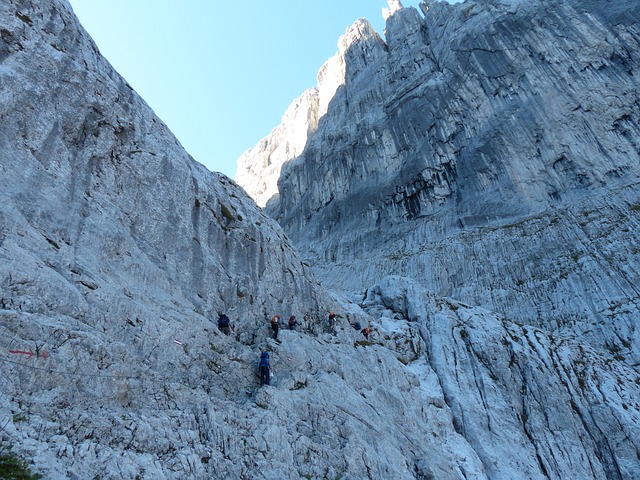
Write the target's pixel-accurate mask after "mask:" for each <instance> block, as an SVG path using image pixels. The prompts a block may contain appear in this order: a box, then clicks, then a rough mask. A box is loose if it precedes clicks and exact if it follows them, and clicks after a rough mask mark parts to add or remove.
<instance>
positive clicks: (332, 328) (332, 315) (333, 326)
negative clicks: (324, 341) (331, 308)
mask: <svg viewBox="0 0 640 480" xmlns="http://www.w3.org/2000/svg"><path fill="white" fill-rule="evenodd" d="M329 331H330V332H331V333H333V334H334V335H336V334H337V333H338V332H337V331H336V314H335V313H334V312H329Z"/></svg>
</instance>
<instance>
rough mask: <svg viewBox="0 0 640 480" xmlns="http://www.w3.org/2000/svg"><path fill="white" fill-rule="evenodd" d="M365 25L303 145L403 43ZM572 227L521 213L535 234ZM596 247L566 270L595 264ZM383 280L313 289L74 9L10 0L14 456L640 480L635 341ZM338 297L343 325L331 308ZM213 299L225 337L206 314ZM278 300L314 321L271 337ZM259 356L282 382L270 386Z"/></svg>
mask: <svg viewBox="0 0 640 480" xmlns="http://www.w3.org/2000/svg"><path fill="white" fill-rule="evenodd" d="M393 3H394V4H396V7H399V2H393ZM403 11H404V10H397V11H395V13H394V15H393V16H392V17H390V19H389V21H390V22H391V21H393V19H394V18H399V17H397V16H398V15H404V14H403V13H402V12H403ZM410 15H411V17H410V18H415V19H416V21H418V24H419V22H420V21H421V20H420V18H419V17H418V16H416V15H415V12H414V13H411V14H410ZM407 25H408V26H410V25H413V23H411V22H409V23H408V24H407ZM408 26H407V30H406V34H407V35H406V37H405V38H414V40H415V41H416V42H417V39H418V38H421V36H422V35H423V33H420V34H418V33H415V32H413V30H412V29H411V28H409V27H408ZM354 28H355V30H354V29H352V30H351V32H352V33H353V38H350V39H349V38H347V39H346V40H345V44H344V48H343V51H344V52H345V57H344V58H343V57H342V56H336V57H334V59H332V61H331V62H330V63H329V64H327V65H326V68H325V69H324V70H323V71H324V72H325V74H326V75H327V76H326V78H325V79H324V80H323V82H325V83H323V85H325V86H326V87H327V89H328V90H326V89H324V90H323V89H322V88H319V89H318V91H317V94H316V93H313V92H312V93H311V94H310V97H309V101H308V103H307V104H306V105H307V106H301V107H300V108H299V109H297V110H296V109H295V108H294V110H292V111H291V115H292V117H295V116H296V115H302V116H303V117H307V118H308V122H309V123H308V125H315V124H314V123H313V122H314V120H313V118H314V115H316V113H314V112H317V116H318V117H322V118H320V120H318V121H317V125H315V126H314V127H313V128H307V127H304V128H300V129H297V131H298V132H299V133H300V137H298V138H297V139H291V140H290V142H291V149H292V151H293V150H295V149H298V148H300V145H301V144H302V140H301V139H302V138H303V137H304V136H305V135H306V136H307V137H308V138H307V140H306V141H307V143H308V142H312V141H313V137H314V134H312V132H313V131H314V129H315V127H317V131H318V132H322V131H325V130H324V129H326V128H328V127H331V128H334V125H333V124H328V125H324V126H323V124H322V122H323V121H325V120H323V119H325V118H328V117H329V116H330V115H332V113H334V114H337V113H336V112H342V113H340V114H341V115H348V114H349V109H348V108H347V106H346V105H344V104H343V105H342V107H340V103H337V104H336V103H335V102H336V98H346V97H344V96H345V95H346V92H347V90H346V89H345V87H344V86H341V85H340V82H336V81H335V80H334V79H335V78H336V77H334V76H332V75H333V74H332V73H331V72H338V73H339V72H348V69H347V66H348V65H349V63H353V64H357V65H359V66H358V68H359V69H360V71H362V72H366V71H368V69H370V68H373V70H372V71H375V72H378V73H380V72H383V71H384V68H382V67H380V65H379V64H378V62H379V60H380V59H381V58H384V56H385V55H388V49H389V46H388V45H387V46H385V44H384V43H382V41H381V39H380V38H379V37H378V36H377V35H375V34H374V33H373V32H372V31H371V29H370V27H369V26H368V24H367V23H366V22H364V21H362V22H358V24H357V25H356V27H354ZM412 32H413V33H412ZM420 32H422V30H420ZM412 35H413V36H412ZM360 38H364V39H366V41H362V42H361V41H360V40H359V39H360ZM412 41H413V40H412ZM356 44H357V45H360V46H361V47H362V48H363V49H364V52H365V54H366V55H365V56H364V57H363V56H362V55H360V54H359V53H358V50H357V49H355V50H354V49H353V47H352V46H350V45H356ZM417 44H419V43H417ZM352 57H353V58H352ZM358 62H359V63H358ZM405 63H406V65H405V66H404V67H402V69H406V70H407V71H410V70H411V68H414V67H412V66H411V63H412V62H409V61H407V62H405ZM398 68H400V67H398ZM415 68H417V67H415ZM420 68H422V67H420ZM330 74H331V75H330ZM363 75H364V73H363ZM345 78H346V79H348V78H349V77H348V76H345ZM358 81H359V82H363V83H361V84H360V85H359V86H358V89H363V88H365V86H366V84H367V82H365V80H358ZM349 82H351V83H349V85H350V84H354V85H355V83H354V82H355V80H354V79H351V80H349ZM329 91H331V92H332V93H331V94H330V95H328V94H327V93H326V92H329ZM334 94H335V95H334ZM316 95H317V99H316V100H313V98H312V97H314V96H316ZM374 96H375V95H374ZM360 102H361V103H360V107H359V108H360V111H361V112H362V114H363V115H364V116H366V115H365V114H366V110H365V107H366V104H367V102H366V98H365V97H363V98H362V99H361V100H360ZM373 103H374V104H375V102H373ZM334 106H335V108H334ZM338 107H340V108H338ZM304 112H307V113H304ZM382 113H384V112H382ZM380 115H382V114H380ZM305 125H307V124H305ZM296 128H297V127H296ZM335 128H338V127H337V126H335ZM336 132H339V129H338V130H336ZM376 135H378V133H376ZM372 138H373V137H372ZM375 138H378V137H375ZM380 138H385V139H387V140H389V139H393V137H386V136H385V137H380ZM387 140H385V142H387ZM336 141H337V140H336ZM389 141H390V140H389ZM394 141H395V140H394ZM265 145H266V144H265ZM336 145H338V144H337V143H336ZM384 145H386V146H387V147H388V148H389V149H391V150H390V151H392V150H393V148H395V147H393V142H391V143H385V144H384ZM272 146H273V145H272ZM275 147H276V148H275V149H274V150H273V151H274V152H275V151H276V150H277V145H276V146H275ZM387 147H385V148H387ZM266 150H267V149H264V150H259V151H266ZM303 153H304V151H303ZM398 155H400V153H398ZM285 157H286V155H284V154H282V153H277V154H274V155H273V156H272V158H278V159H282V158H285ZM275 163H277V162H274V165H275ZM291 166H292V167H294V166H295V162H294V163H292V164H291ZM376 168H379V167H376ZM258 170H259V169H258ZM273 171H274V173H275V171H276V169H275V167H274V170H273ZM381 172H382V170H381ZM337 178H338V176H336V180H337ZM372 178H373V177H372ZM380 178H382V176H381V177H380ZM327 181H333V180H332V179H329V178H328V179H327ZM343 181H344V179H343ZM281 192H282V190H281ZM620 192H622V193H624V192H626V194H627V195H629V196H630V197H629V198H631V197H632V194H633V189H632V188H627V189H622V190H620ZM283 199H286V196H285V195H283ZM287 201H288V200H287ZM335 201H336V202H337V199H336V200H335ZM341 201H343V200H341ZM582 201H583V202H588V201H589V202H593V204H594V205H596V204H597V202H602V204H603V205H608V206H609V208H613V206H614V205H616V204H615V202H613V201H611V202H609V203H607V198H605V197H594V198H593V199H584V200H582ZM354 205H357V204H356V203H354ZM578 205H579V204H578ZM451 208H452V207H451ZM571 208H574V209H575V208H577V207H575V206H573V205H571V206H568V207H566V212H569V213H571V214H572V215H574V216H576V218H578V219H579V220H580V219H582V220H584V221H585V222H586V223H585V225H583V227H584V229H583V230H582V231H584V233H585V235H593V236H596V234H597V233H598V232H602V233H603V234H605V233H606V234H607V235H609V236H610V238H611V243H612V245H614V244H616V242H615V238H614V237H616V236H617V235H631V236H632V235H633V231H634V228H635V226H634V224H633V220H632V219H629V221H628V223H627V224H626V225H625V226H624V227H623V228H621V229H620V231H619V232H612V231H611V229H610V228H609V224H607V222H606V221H604V220H602V218H604V217H602V216H601V215H600V213H599V212H595V210H593V211H592V213H591V214H589V215H587V213H585V212H587V211H588V210H589V211H590V209H591V207H589V209H586V207H585V208H584V209H583V208H580V209H577V210H571ZM596 213H598V215H597V219H599V220H597V221H596V220H594V219H595V218H596ZM314 215H315V214H314ZM567 215H568V214H567ZM580 215H585V216H584V217H580ZM417 219H418V217H416V220H417ZM582 220H580V221H582ZM302 221H304V222H308V221H309V218H307V219H303V220H302ZM381 221H382V220H381ZM561 221H566V220H564V219H562V220H561V219H559V220H557V221H556V222H554V221H552V220H550V219H548V218H547V217H544V216H542V215H541V216H539V217H532V218H527V219H526V221H525V220H523V221H522V222H521V223H518V224H513V226H512V227H511V228H514V229H516V228H523V229H525V228H526V227H527V225H533V226H534V227H536V228H529V229H526V230H523V231H527V232H529V230H531V231H530V232H529V233H530V234H531V235H540V236H542V237H544V235H545V233H544V232H545V225H553V224H554V223H560V222H561ZM527 222H533V223H527ZM441 225H446V224H445V222H441ZM596 226H599V228H600V230H595V227H596ZM340 228H345V227H340ZM447 228H448V229H447V230H446V231H447V232H450V233H451V234H452V235H453V234H460V232H461V231H459V230H456V229H455V228H454V229H449V228H450V227H447ZM493 228H494V229H495V231H496V232H500V231H501V229H500V228H497V227H495V226H494V227H493ZM505 228H506V227H505ZM576 228H577V227H576ZM630 232H631V233H630ZM462 233H466V234H467V235H469V238H471V237H472V236H473V235H475V233H474V232H473V231H464V232H462ZM496 235H500V233H496ZM380 238H381V242H382V243H381V245H380V246H379V248H381V249H383V250H382V251H384V249H387V248H388V247H387V245H389V243H388V240H387V239H386V237H385V236H382V237H380ZM455 238H457V239H458V240H457V241H458V242H461V244H464V243H463V241H462V240H459V239H461V238H462V239H464V238H465V237H464V236H460V235H458V236H457V237H455ZM367 241H370V240H367ZM465 241H466V240H465ZM468 241H469V242H471V243H470V245H475V243H473V242H475V241H476V240H473V241H472V240H468ZM385 242H387V243H385ZM414 245H417V243H414ZM441 245H444V243H441ZM454 245H455V243H454ZM416 248H417V247H416ZM539 248H542V246H540V247H539ZM474 251H475V250H474ZM475 252H476V254H477V255H479V256H481V255H482V254H483V253H482V252H483V251H482V249H479V250H477V251H475ZM600 252H601V253H602V256H605V254H606V255H607V256H613V255H624V253H621V252H619V251H617V250H615V251H605V250H600ZM422 253H424V252H422ZM494 254H495V253H494V252H493V251H491V255H494ZM540 255H541V256H542V254H540ZM372 258H373V256H372ZM522 258H523V260H522V261H523V262H524V261H525V260H524V257H522ZM544 258H547V257H544ZM588 260H589V259H588V258H587V257H586V255H585V257H584V258H583V257H579V258H578V259H577V260H576V262H578V263H580V264H581V265H583V266H584V268H585V269H589V271H594V272H595V271H596V269H595V267H594V265H593V264H592V263H590V262H589V261H588ZM567 261H568V260H567ZM353 265H354V266H356V267H359V266H360V265H363V266H365V267H366V268H369V269H371V268H373V262H372V265H364V263H360V264H359V263H358V262H354V264H353ZM570 265H571V264H570ZM620 265H621V266H620V269H621V271H623V272H630V271H632V268H633V267H632V266H631V267H630V268H628V269H627V268H626V267H624V266H622V264H620ZM370 271H373V270H370ZM572 274H573V273H572ZM363 278H364V276H363ZM580 278H582V279H583V281H584V282H586V280H584V279H585V278H587V277H585V276H582V277H580ZM373 283H375V285H374V286H373V287H371V288H369V289H368V290H367V292H366V294H364V295H363V294H362V293H361V294H359V295H358V296H355V297H353V296H352V297H347V298H343V299H341V300H336V299H334V298H332V297H330V296H329V295H328V294H327V293H326V292H325V291H324V290H322V289H321V288H320V287H319V286H318V285H317V282H316V280H315V279H314V277H313V275H312V274H311V272H310V268H309V266H308V264H306V263H305V262H303V261H302V260H301V259H300V258H299V255H298V253H297V252H296V250H295V249H294V248H293V247H292V246H291V244H290V242H289V240H288V239H287V237H286V236H285V235H284V233H283V232H282V230H281V229H280V227H279V226H278V225H277V224H276V223H275V222H274V221H273V220H271V219H270V218H268V217H267V216H265V215H264V214H263V213H262V212H261V211H260V210H259V209H258V208H256V205H255V203H254V202H253V201H251V200H250V199H249V198H248V197H247V196H246V195H245V193H244V192H243V191H242V189H240V188H239V187H238V186H237V185H236V184H234V183H233V182H231V181H230V180H229V179H227V178H226V177H224V176H222V175H219V174H215V173H211V172H208V171H206V169H205V168H204V167H202V166H200V165H199V164H197V163H196V162H194V161H193V159H191V158H190V157H189V156H188V155H187V154H186V152H185V151H184V150H183V149H182V148H181V147H180V145H179V144H178V142H177V141H176V139H175V138H174V137H173V135H172V134H171V133H170V132H169V131H168V130H167V128H166V127H165V126H164V125H163V124H162V122H161V121H160V120H159V119H158V118H157V117H156V116H155V115H154V114H153V112H152V111H151V110H150V109H149V108H148V106H147V105H145V104H144V102H143V101H142V100H141V99H140V98H139V97H138V96H137V95H136V94H135V92H133V91H132V90H131V88H130V87H129V86H128V85H127V84H126V82H125V81H124V80H123V79H122V78H121V77H120V76H119V75H118V74H117V73H116V72H115V71H114V70H113V69H112V68H111V66H110V65H109V64H108V63H107V62H106V61H105V60H104V59H103V58H102V57H101V56H100V55H99V53H98V51H97V49H96V47H95V45H94V44H93V42H92V41H91V39H90V38H89V37H88V36H87V34H86V33H85V32H84V31H83V30H82V28H81V27H80V26H79V24H78V22H77V20H76V18H75V17H74V16H73V14H72V12H71V9H70V7H69V5H68V3H67V2H66V1H63V0H40V1H37V2H35V1H28V0H7V1H4V2H2V3H0V453H4V452H5V451H6V449H8V448H11V449H12V451H13V452H14V453H15V454H16V455H18V456H20V457H22V458H26V459H28V460H29V461H30V462H32V464H33V469H34V470H35V471H37V472H39V473H42V474H43V475H44V478H47V479H53V480H58V479H60V480H62V479H70V478H71V479H74V478H82V479H85V478H102V479H131V480H133V479H154V480H156V479H178V478H180V479H182V478H196V479H210V478H240V479H285V478H291V479H299V478H313V479H325V478H344V479H362V478H371V479H374V478H375V479H379V478H393V479H430V478H438V479H451V480H453V479H460V478H468V479H505V480H507V479H509V480H510V479H513V478H522V477H526V478H557V479H560V478H573V477H575V478H581V479H582V478H584V479H601V478H605V477H606V478H613V479H633V478H637V477H638V474H639V472H640V460H639V458H640V456H639V454H638V451H640V445H639V444H638V439H639V438H640V431H639V425H640V415H639V414H638V411H639V408H640V407H639V405H638V398H640V391H639V388H640V387H639V385H640V378H639V375H638V373H637V369H636V367H633V366H632V365H630V363H631V362H630V361H629V358H630V356H629V355H627V352H626V350H624V351H623V350H622V349H623V348H627V347H624V345H623V347H618V343H611V344H608V345H609V348H605V349H602V348H595V347H592V346H589V345H583V344H582V343H581V342H582V338H581V337H580V335H577V334H576V335H573V337H570V336H568V335H566V334H563V335H556V334H554V335H551V334H549V333H548V332H545V331H543V330H540V329H537V328H534V327H529V326H523V325H519V324H518V323H517V322H513V321H512V320H511V319H509V318H508V317H507V318H505V317H504V316H502V315H496V314H492V313H490V312H488V311H486V310H483V309H481V308H478V307H472V306H468V305H466V304H463V303H460V302H457V301H453V300H449V299H445V298H441V297H439V296H437V295H435V294H433V293H430V291H429V290H431V289H430V288H425V287H424V286H422V285H420V284H419V283H420V282H415V281H412V280H408V279H405V278H399V277H390V278H385V279H383V280H380V281H376V282H372V284H373ZM575 284H576V285H577V286H580V285H582V284H579V283H578V282H577V281H576V283H575ZM367 286H369V285H367ZM487 288H488V287H487ZM576 288H577V287H576ZM496 295H497V293H496ZM505 297H506V294H505ZM623 300H624V298H622V297H621V298H620V299H619V300H618V301H619V304H616V306H615V308H612V309H611V310H610V313H611V316H612V318H614V320H615V321H617V322H618V326H617V327H616V328H617V330H615V331H616V332H619V331H621V330H620V329H621V325H623V323H622V322H621V321H620V318H625V317H621V316H620V315H621V313H624V314H625V315H626V314H628V312H630V311H631V310H630V309H631V308H632V307H631V304H632V302H630V301H628V299H627V301H626V303H625V302H624V301H623ZM329 309H332V310H336V311H337V312H338V313H339V314H340V315H341V316H340V317H338V324H337V328H336V332H334V333H330V332H328V331H325V330H326V328H325V327H326V325H324V323H323V322H322V321H320V320H324V316H325V315H326V312H327V311H328V310H329ZM219 311H226V312H227V313H229V315H230V316H231V318H232V320H233V321H234V323H235V327H236V330H235V332H234V333H233V334H232V335H229V336H227V335H224V334H222V333H221V332H220V331H219V330H218V328H217V327H216V326H215V324H214V323H213V322H212V320H215V317H216V314H217V313H218V312H219ZM274 313H279V314H281V315H283V317H284V318H287V317H288V316H289V315H290V314H295V315H296V316H297V317H298V320H299V321H300V325H299V326H298V328H297V330H296V331H289V330H285V331H281V332H280V338H279V341H277V342H276V341H275V340H273V339H271V338H270V335H271V331H270V329H269V327H268V326H267V322H265V317H269V316H271V315H272V314H274ZM212 317H213V318H212ZM356 322H359V323H360V324H361V326H363V327H365V326H366V327H370V328H371V330H372V331H371V334H370V336H369V337H365V336H363V333H361V332H360V331H358V330H356V329H354V328H352V325H351V323H353V324H355V323H356ZM608 327H609V325H607V324H602V325H599V328H601V329H605V328H608ZM629 329H630V331H631V332H632V331H633V330H632V329H633V325H630V326H629ZM621 338H627V337H621ZM625 341H626V340H625ZM264 350H267V351H270V352H271V357H272V367H273V370H274V373H275V376H274V378H273V382H272V385H270V386H264V387H261V388H260V387H258V378H257V376H256V366H257V360H258V358H259V354H260V352H261V351H264Z"/></svg>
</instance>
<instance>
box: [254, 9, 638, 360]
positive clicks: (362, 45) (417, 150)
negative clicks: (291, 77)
mask: <svg viewBox="0 0 640 480" xmlns="http://www.w3.org/2000/svg"><path fill="white" fill-rule="evenodd" d="M428 3H429V5H428V6H429V8H428V9H426V8H423V11H425V10H426V14H425V15H424V16H423V15H422V14H421V13H419V12H418V11H417V10H415V9H413V8H401V9H397V10H396V11H394V12H393V14H392V15H390V16H389V18H388V20H387V28H386V40H385V41H382V40H381V39H380V37H379V36H377V34H375V33H374V32H372V31H371V29H370V28H368V27H366V26H365V25H364V24H363V22H362V21H359V22H357V23H356V24H354V26H352V27H351V29H349V31H348V32H347V34H346V35H345V36H344V37H343V38H342V39H341V43H340V45H341V47H340V52H339V54H340V55H341V57H342V58H343V61H344V64H345V74H344V80H343V81H341V85H340V87H339V88H338V89H337V90H336V93H335V95H334V96H333V98H332V100H331V102H330V104H329V109H328V110H327V113H326V114H325V115H324V116H321V117H320V118H319V120H318V128H317V130H316V131H315V132H314V134H313V135H311V136H310V137H309V140H308V142H307V144H306V147H305V149H304V151H303V153H302V154H301V155H298V156H291V158H290V159H289V161H288V162H287V163H285V164H284V165H283V167H282V172H281V174H280V177H279V179H278V184H279V194H278V195H276V196H275V197H273V198H272V200H271V201H270V202H268V203H267V207H266V211H267V212H268V213H269V214H270V215H272V216H273V217H274V218H276V219H278V221H279V222H280V224H281V225H282V226H283V227H284V229H285V231H286V232H287V234H288V235H289V237H290V238H291V239H292V241H293V242H294V244H296V246H298V248H299V249H300V250H301V251H302V252H303V254H304V255H305V257H306V258H308V259H309V261H310V262H311V263H312V264H313V265H314V268H315V271H316V273H317V274H318V276H319V278H320V279H321V281H322V282H323V284H324V285H326V286H328V287H331V288H336V289H340V290H343V291H351V290H359V289H363V288H366V287H367V286H368V285H370V284H372V283H375V282H377V281H378V279H380V278H382V277H383V276H384V275H387V274H401V275H405V276H408V277H411V278H414V279H416V280H419V281H420V282H422V283H423V284H424V285H425V286H427V287H428V288H429V289H430V290H432V291H435V292H438V293H439V294H441V295H446V296H451V297H454V298H458V299H461V300H463V301H465V302H468V303H469V304H473V305H482V306H484V307H486V308H489V309H492V310H497V311H500V312H503V313H505V314H506V315H508V316H509V317H510V318H514V319H517V320H518V321H521V322H524V323H529V324H534V325H538V326H540V327H543V328H545V329H551V330H556V329H557V330H558V331H560V330H563V329H566V330H569V331H573V330H578V331H581V332H584V333H585V335H587V336H589V335H591V340H592V341H593V343H594V345H599V346H602V345H604V344H609V343H612V344H614V345H616V347H615V348H620V349H623V350H625V352H626V354H627V355H628V356H630V357H633V358H634V359H635V360H634V362H636V363H637V361H638V356H637V355H638V353H637V352H638V351H639V347H640V343H639V337H638V333H637V328H636V326H635V324H636V322H635V318H636V316H637V312H638V289H637V287H636V285H637V280H638V272H639V271H640V264H639V263H638V255H637V248H636V247H635V246H636V245H638V243H639V242H640V238H639V231H640V230H639V228H638V227H639V224H638V221H639V216H638V213H639V212H640V210H639V209H638V205H640V198H639V195H638V179H639V176H640V161H639V160H640V157H639V152H640V150H639V148H638V142H637V138H638V136H639V134H640V131H639V130H638V125H640V118H638V112H639V111H640V110H639V109H638V105H639V104H640V103H639V100H640V99H639V97H638V92H639V91H640V89H639V84H638V75H637V72H638V66H639V65H640V63H639V60H640V58H639V56H638V52H639V51H640V48H639V47H640V27H639V25H640V23H639V22H638V21H639V20H640V9H639V8H638V4H637V2H633V1H622V2H616V4H615V6H612V5H611V4H609V3H601V2H583V1H573V0H536V1H533V2H520V1H491V2H473V1H467V2H465V3H464V4H455V5H451V4H448V3H446V2H433V3H431V2H428ZM341 80H342V79H341ZM320 91H322V90H321V89H320ZM270 140H272V141H276V142H277V138H271V139H270ZM245 161H247V159H245ZM264 180H265V178H264V177H262V181H264ZM273 180H274V179H271V181H273ZM631 345H634V348H631V349H630V348H629V346H631Z"/></svg>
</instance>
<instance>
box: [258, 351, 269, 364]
mask: <svg viewBox="0 0 640 480" xmlns="http://www.w3.org/2000/svg"><path fill="white" fill-rule="evenodd" d="M260 366H261V367H268V366H269V352H262V354H261V355H260Z"/></svg>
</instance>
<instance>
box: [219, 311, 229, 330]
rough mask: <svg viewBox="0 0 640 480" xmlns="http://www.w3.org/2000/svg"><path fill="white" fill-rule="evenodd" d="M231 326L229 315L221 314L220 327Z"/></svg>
mask: <svg viewBox="0 0 640 480" xmlns="http://www.w3.org/2000/svg"><path fill="white" fill-rule="evenodd" d="M228 326H229V317H227V316H226V315H224V314H223V315H221V316H220V318H218V328H221V327H228Z"/></svg>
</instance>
